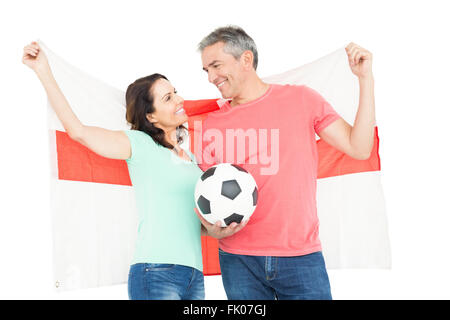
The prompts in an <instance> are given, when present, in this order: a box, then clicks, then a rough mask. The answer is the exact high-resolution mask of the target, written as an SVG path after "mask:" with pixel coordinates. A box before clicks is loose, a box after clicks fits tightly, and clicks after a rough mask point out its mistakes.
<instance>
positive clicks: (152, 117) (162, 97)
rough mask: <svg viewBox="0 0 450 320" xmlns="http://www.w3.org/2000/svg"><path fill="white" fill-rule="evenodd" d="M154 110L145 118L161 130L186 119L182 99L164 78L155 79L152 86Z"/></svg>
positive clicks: (174, 125)
mask: <svg viewBox="0 0 450 320" xmlns="http://www.w3.org/2000/svg"><path fill="white" fill-rule="evenodd" d="M152 92H153V106H154V107H155V112H153V113H151V114H147V119H148V120H149V121H150V122H152V123H154V125H155V126H156V127H158V128H161V129H163V130H170V129H175V128H177V127H178V126H180V125H181V124H183V123H184V122H186V121H187V120H188V117H187V115H186V112H185V111H184V109H183V104H184V100H183V98H181V97H180V96H179V95H177V91H176V90H175V88H174V87H173V86H172V85H171V84H170V82H169V81H167V80H166V79H159V80H157V81H156V82H155V83H154V85H153V88H152Z"/></svg>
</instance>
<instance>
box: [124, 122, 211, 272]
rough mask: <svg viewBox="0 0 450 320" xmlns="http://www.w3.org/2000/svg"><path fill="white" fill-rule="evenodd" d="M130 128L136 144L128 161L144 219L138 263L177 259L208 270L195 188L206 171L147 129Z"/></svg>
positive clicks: (167, 261) (140, 230)
mask: <svg viewBox="0 0 450 320" xmlns="http://www.w3.org/2000/svg"><path fill="white" fill-rule="evenodd" d="M124 132H125V133H126V135H127V136H128V138H129V140H130V143H131V157H130V158H129V159H127V160H126V162H127V164H128V171H129V173H130V178H131V182H132V184H133V187H134V192H135V196H136V206H137V211H138V221H139V227H138V234H137V240H136V247H135V253H134V258H133V264H134V263H171V264H180V265H185V266H190V267H193V268H196V269H198V270H200V271H203V264H202V248H201V236H200V227H201V223H200V221H199V219H198V217H197V216H196V214H195V212H194V207H195V202H194V189H195V184H196V182H197V179H198V178H199V177H200V175H201V174H202V171H201V170H200V169H199V168H198V166H197V165H196V164H195V163H193V162H189V161H186V160H183V159H181V158H179V157H178V156H176V155H175V154H174V153H173V151H172V150H170V149H167V148H165V147H162V146H160V145H158V144H156V143H155V142H154V141H153V139H152V138H151V137H150V136H149V135H148V134H146V133H145V132H142V131H138V130H125V131H124ZM189 154H190V156H191V158H192V159H193V155H192V153H189Z"/></svg>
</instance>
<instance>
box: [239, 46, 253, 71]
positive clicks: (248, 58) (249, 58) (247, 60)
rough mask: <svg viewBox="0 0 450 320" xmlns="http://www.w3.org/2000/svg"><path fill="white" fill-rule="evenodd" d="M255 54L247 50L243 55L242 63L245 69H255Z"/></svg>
mask: <svg viewBox="0 0 450 320" xmlns="http://www.w3.org/2000/svg"><path fill="white" fill-rule="evenodd" d="M253 58H254V57H253V52H251V51H250V50H246V51H244V52H243V53H242V55H241V62H242V63H243V65H244V68H245V69H248V70H250V69H253Z"/></svg>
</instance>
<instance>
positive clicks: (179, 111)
mask: <svg viewBox="0 0 450 320" xmlns="http://www.w3.org/2000/svg"><path fill="white" fill-rule="evenodd" d="M182 113H185V111H184V109H183V107H181V108H180V109H178V110H177V111H176V112H175V114H182Z"/></svg>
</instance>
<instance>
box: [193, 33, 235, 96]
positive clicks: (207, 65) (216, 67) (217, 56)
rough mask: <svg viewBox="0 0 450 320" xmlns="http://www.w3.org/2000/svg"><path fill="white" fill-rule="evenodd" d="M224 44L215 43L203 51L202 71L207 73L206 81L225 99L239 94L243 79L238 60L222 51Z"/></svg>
mask: <svg viewBox="0 0 450 320" xmlns="http://www.w3.org/2000/svg"><path fill="white" fill-rule="evenodd" d="M223 47H224V43H223V42H217V43H215V44H213V45H211V46H209V47H206V48H205V49H203V52H202V64H203V70H205V71H206V72H207V73H208V81H209V82H211V83H212V84H214V85H215V86H216V87H217V88H218V89H219V91H220V93H221V94H222V97H223V98H225V99H232V98H234V97H236V96H237V95H238V94H239V89H240V88H241V84H242V82H243V78H244V68H243V65H242V63H241V61H240V60H236V59H235V58H234V57H233V56H232V55H231V54H229V53H225V52H224V51H223Z"/></svg>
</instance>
